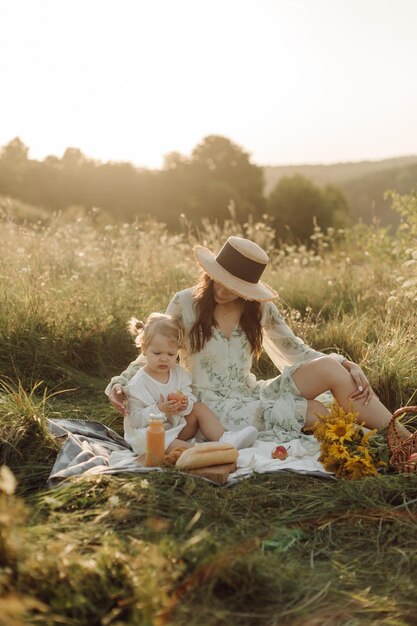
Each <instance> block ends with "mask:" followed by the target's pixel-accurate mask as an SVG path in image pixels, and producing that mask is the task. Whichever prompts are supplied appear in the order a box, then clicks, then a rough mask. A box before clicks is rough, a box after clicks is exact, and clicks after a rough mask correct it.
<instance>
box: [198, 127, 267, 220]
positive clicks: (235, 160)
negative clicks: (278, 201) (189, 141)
mask: <svg viewBox="0 0 417 626" xmlns="http://www.w3.org/2000/svg"><path fill="white" fill-rule="evenodd" d="M191 166H192V168H193V177H194V180H195V186H196V191H197V192H200V193H201V194H202V195H201V196H200V198H199V201H200V203H201V208H203V207H204V208H206V209H207V214H208V216H209V217H211V216H212V215H211V213H209V209H210V210H211V211H212V210H213V205H214V204H215V203H216V202H219V201H221V202H222V204H223V203H224V206H222V207H218V209H217V210H218V211H219V210H220V209H221V210H222V212H223V216H224V218H226V217H228V213H227V205H228V204H229V201H230V200H233V201H234V203H235V205H236V214H237V218H238V219H239V220H241V221H244V220H246V219H247V218H248V215H249V214H253V215H260V214H261V213H262V212H263V210H264V198H263V170H262V168H261V167H258V166H257V165H254V164H253V163H251V162H250V156H249V154H248V153H247V152H245V151H244V150H243V149H242V148H241V147H240V146H238V145H237V144H235V143H233V142H232V141H230V139H227V138H226V137H221V136H219V135H208V136H207V137H205V138H204V139H203V141H202V142H201V143H199V144H198V145H197V146H196V147H195V148H194V150H193V151H192V154H191ZM198 195H200V194H198Z"/></svg>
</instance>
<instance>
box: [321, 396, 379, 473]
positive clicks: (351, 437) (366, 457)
mask: <svg viewBox="0 0 417 626" xmlns="http://www.w3.org/2000/svg"><path fill="white" fill-rule="evenodd" d="M317 417H318V422H317V424H316V425H315V427H314V436H315V437H316V439H317V440H318V441H319V442H320V443H321V445H320V457H319V461H320V462H321V463H323V466H324V468H325V469H326V470H327V471H329V472H333V473H334V474H335V475H336V476H337V477H338V478H350V479H353V480H356V479H358V478H363V477H364V476H375V475H376V474H377V469H376V468H377V467H379V466H381V465H383V464H384V463H383V462H381V461H380V459H379V457H378V454H376V455H375V459H374V457H373V455H372V452H373V448H372V447H371V445H370V441H369V440H370V438H371V436H372V435H374V434H375V432H376V431H370V432H368V433H365V432H364V430H363V426H364V423H359V421H358V414H357V413H355V412H354V411H352V410H351V411H348V412H346V411H345V410H344V409H343V407H341V406H339V405H338V404H337V403H336V402H334V403H333V404H332V406H331V407H330V413H328V414H326V415H318V416H317Z"/></svg>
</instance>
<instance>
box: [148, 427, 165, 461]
mask: <svg viewBox="0 0 417 626" xmlns="http://www.w3.org/2000/svg"><path fill="white" fill-rule="evenodd" d="M164 419H165V418H164V416H163V415H151V416H150V419H149V424H148V428H147V429H146V456H145V465H146V467H158V466H159V465H162V463H163V462H164V455H165V430H164Z"/></svg>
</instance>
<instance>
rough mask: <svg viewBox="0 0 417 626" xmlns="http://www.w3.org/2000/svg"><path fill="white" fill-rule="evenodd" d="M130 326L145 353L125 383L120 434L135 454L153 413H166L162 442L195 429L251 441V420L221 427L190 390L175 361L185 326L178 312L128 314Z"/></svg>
mask: <svg viewBox="0 0 417 626" xmlns="http://www.w3.org/2000/svg"><path fill="white" fill-rule="evenodd" d="M129 330H130V332H131V334H133V335H134V336H136V340H135V343H136V345H137V346H139V347H140V348H141V351H142V355H143V356H144V357H145V359H144V365H143V367H142V368H141V369H140V370H139V371H138V372H137V373H136V374H135V375H134V376H133V378H132V379H131V380H130V382H129V384H128V385H127V386H126V387H125V388H124V392H125V394H126V397H127V415H126V417H125V418H124V431H125V439H126V441H127V442H128V443H130V445H131V446H132V448H133V450H134V451H135V452H136V453H137V454H142V453H143V452H144V451H145V440H146V438H145V432H146V427H147V425H148V423H149V418H150V416H151V415H152V414H154V415H155V414H157V415H160V414H163V415H165V422H164V428H165V431H166V432H165V447H166V448H167V447H168V446H169V445H170V444H171V443H172V442H173V441H174V440H175V439H181V440H183V441H188V440H189V439H192V438H193V437H195V435H196V434H197V431H198V430H200V431H201V433H202V434H203V436H204V437H205V438H206V439H208V440H209V441H220V442H222V443H226V442H227V443H230V444H231V445H233V446H234V447H235V448H237V449H241V448H248V447H250V446H251V445H252V444H253V442H254V441H255V439H256V436H257V434H258V431H257V429H256V428H255V427H254V426H247V427H246V428H243V429H242V430H236V431H225V429H224V428H223V426H222V425H221V424H220V421H219V420H218V418H217V416H216V415H215V414H214V413H213V412H212V411H211V410H210V409H209V408H208V406H207V405H206V404H203V403H202V402H198V401H197V398H196V397H195V396H194V395H193V393H192V391H191V376H190V374H189V373H188V372H187V371H186V370H185V369H184V368H183V367H181V366H180V365H179V364H178V363H177V356H178V350H179V348H180V347H181V346H182V344H183V341H184V329H183V326H182V324H181V322H180V321H179V320H178V319H177V318H175V317H172V316H171V315H164V314H162V313H152V314H151V315H150V316H149V317H148V319H147V320H146V322H145V323H143V322H140V321H138V320H136V319H134V318H132V320H130V322H129Z"/></svg>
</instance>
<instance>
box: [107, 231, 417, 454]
mask: <svg viewBox="0 0 417 626" xmlns="http://www.w3.org/2000/svg"><path fill="white" fill-rule="evenodd" d="M194 250H195V257H196V261H197V263H198V264H199V265H200V267H201V268H202V270H203V272H202V275H201V279H200V282H199V283H198V285H196V286H195V287H192V288H190V289H185V290H183V291H180V292H178V293H176V294H175V295H174V297H173V299H172V300H171V302H170V304H169V305H168V308H167V311H166V312H167V313H168V314H171V315H173V316H175V317H178V318H179V319H180V320H181V322H182V323H183V325H184V327H185V329H186V333H187V341H186V344H185V348H184V349H183V350H181V351H180V361H181V364H182V365H183V366H184V367H185V368H186V369H187V370H188V371H189V372H190V373H191V375H192V379H193V390H194V393H195V395H196V396H197V398H198V399H199V400H200V401H201V402H204V403H206V404H207V405H208V406H209V407H210V408H211V409H212V410H213V411H214V413H216V415H217V416H218V417H219V419H220V421H221V424H222V426H223V427H224V428H226V429H227V430H236V429H238V428H241V427H242V426H247V425H252V426H256V427H257V428H258V429H259V430H260V431H265V432H264V433H261V435H260V437H261V438H264V439H269V438H274V439H279V440H280V441H282V442H285V441H289V440H291V439H294V438H295V437H299V436H300V434H301V432H302V431H303V429H304V428H307V429H308V428H309V427H311V426H312V425H313V424H314V423H315V422H316V421H317V414H322V415H323V414H325V413H326V412H327V409H326V407H325V405H323V404H322V403H321V402H320V401H319V400H317V399H316V398H317V397H318V396H319V395H320V394H322V393H323V392H326V391H330V392H331V394H332V395H333V396H334V398H335V399H336V400H337V402H338V403H339V404H340V405H341V406H343V407H344V409H345V410H347V411H348V410H350V407H351V405H353V408H354V410H355V411H357V412H358V413H359V419H360V421H363V422H365V425H366V426H367V427H368V428H371V429H373V428H376V429H378V430H380V429H382V428H384V427H385V426H386V425H387V424H388V422H389V420H390V418H391V414H390V412H389V411H388V409H386V408H385V407H384V405H383V404H382V403H381V402H380V401H379V400H378V398H377V397H376V396H375V394H374V393H373V391H372V389H371V386H370V383H369V381H368V379H367V377H366V376H365V374H364V372H363V371H362V369H361V368H360V367H359V366H358V365H357V364H355V363H352V362H351V361H349V360H347V359H346V358H345V357H343V356H342V355H339V354H330V355H326V354H324V353H322V352H317V351H315V350H313V349H312V348H309V347H308V346H306V345H305V344H304V343H303V342H302V341H301V339H299V338H298V337H296V336H295V335H294V334H293V332H292V331H291V330H290V328H289V327H288V326H287V324H286V323H285V321H284V319H283V317H282V315H281V314H280V312H279V311H278V309H277V308H276V306H275V305H274V304H273V303H272V300H273V299H274V298H276V297H277V294H276V293H275V292H274V291H273V290H272V289H271V288H270V287H268V286H267V285H266V284H264V283H262V282H260V280H259V279H260V277H261V275H262V273H263V271H264V269H265V267H266V265H267V263H268V260H269V259H268V256H267V254H266V253H265V252H264V251H263V250H262V248H260V247H259V246H258V245H257V244H255V243H254V242H252V241H249V240H248V239H243V238H240V237H229V239H228V240H227V241H226V243H225V244H224V246H223V247H222V249H221V250H220V252H219V253H218V255H217V256H216V257H215V256H214V255H213V254H212V252H210V250H208V249H207V248H204V247H203V246H196V247H195V249H194ZM262 348H264V349H265V351H266V352H267V354H268V355H269V357H270V358H271V360H272V361H273V363H274V364H275V365H276V367H277V368H278V369H279V370H280V371H281V372H282V374H281V375H280V376H278V377H277V378H274V379H271V380H267V381H259V380H256V378H255V376H254V374H252V373H251V368H252V361H253V358H257V357H258V356H259V354H260V352H261V350H262ZM140 365H141V363H140V359H139V361H135V362H134V363H131V364H130V366H129V367H128V369H127V370H126V371H125V372H123V373H122V374H121V375H120V376H118V377H115V378H113V379H112V380H111V382H110V384H109V385H108V387H107V389H106V393H107V394H108V395H109V399H110V402H111V403H112V404H113V406H114V407H115V408H116V409H117V410H119V411H120V412H121V413H124V412H125V407H124V404H123V402H124V393H123V386H124V385H126V384H127V383H128V381H129V380H130V378H131V377H132V376H133V375H134V373H135V372H136V371H137V369H138V368H139V367H140ZM403 435H404V437H406V436H408V435H409V432H408V431H407V430H406V429H404V431H403Z"/></svg>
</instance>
